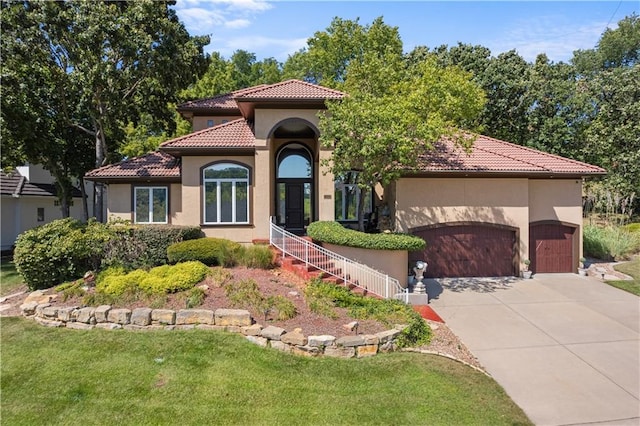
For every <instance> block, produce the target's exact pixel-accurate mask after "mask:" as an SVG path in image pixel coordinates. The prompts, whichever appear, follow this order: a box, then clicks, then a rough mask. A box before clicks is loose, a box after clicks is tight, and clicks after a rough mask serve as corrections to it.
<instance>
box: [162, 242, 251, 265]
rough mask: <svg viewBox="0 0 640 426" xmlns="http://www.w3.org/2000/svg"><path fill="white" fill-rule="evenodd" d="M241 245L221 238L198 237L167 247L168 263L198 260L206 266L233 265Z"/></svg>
mask: <svg viewBox="0 0 640 426" xmlns="http://www.w3.org/2000/svg"><path fill="white" fill-rule="evenodd" d="M241 250H242V246H241V245H240V244H238V243H236V242H233V241H230V240H225V239H222V238H198V239H196V240H188V241H182V242H178V243H175V244H171V245H170V246H169V247H167V258H168V260H169V263H172V264H173V263H178V262H187V261H199V262H202V263H204V264H205V265H208V266H216V265H221V266H233V265H234V264H236V263H237V258H238V255H239V253H240V252H241Z"/></svg>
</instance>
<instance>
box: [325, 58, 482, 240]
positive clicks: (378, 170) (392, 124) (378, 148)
mask: <svg viewBox="0 0 640 426" xmlns="http://www.w3.org/2000/svg"><path fill="white" fill-rule="evenodd" d="M344 87H345V90H346V91H347V92H348V93H349V95H348V96H347V97H346V98H344V99H343V100H341V101H339V102H331V103H329V104H328V109H327V111H326V113H323V114H321V115H320V123H319V126H320V134H321V136H320V141H321V143H322V144H323V145H324V146H325V147H331V148H333V149H334V151H333V154H332V158H331V160H330V161H329V162H328V163H327V165H328V166H329V168H330V170H331V172H332V173H333V174H334V175H336V176H338V177H340V176H346V175H347V173H350V172H352V171H357V172H358V173H357V177H356V182H355V183H357V184H358V186H359V187H360V188H361V189H363V190H367V189H368V188H371V187H373V186H374V185H375V184H377V183H380V184H381V185H383V186H387V185H388V184H390V183H391V182H393V181H395V180H397V179H398V178H399V177H400V176H401V174H402V173H404V172H407V171H411V170H414V169H415V168H416V167H417V164H418V161H419V160H418V159H419V155H420V154H421V153H424V152H426V151H428V150H429V149H430V148H432V143H434V142H436V141H437V140H439V139H440V138H441V137H443V136H446V137H449V138H452V139H454V140H455V141H457V142H459V143H460V144H462V145H463V146H466V147H468V146H469V145H470V143H471V142H472V140H473V138H472V137H470V136H469V135H468V134H466V133H463V132H461V131H460V128H459V124H460V123H461V122H465V121H466V122H469V121H471V120H473V118H474V116H475V115H477V114H478V113H479V112H480V111H481V110H482V107H483V103H484V95H483V93H482V90H481V89H480V88H479V87H478V86H477V85H475V84H473V83H472V82H471V81H470V74H468V73H465V72H462V71H460V70H459V69H458V68H452V67H446V68H441V67H438V66H437V65H436V64H435V61H433V60H426V61H422V62H420V63H419V64H417V65H415V66H414V67H411V68H410V69H407V68H405V67H403V66H402V58H401V56H400V55H398V54H396V53H394V52H389V53H387V54H383V55H378V54H377V53H376V52H368V53H365V54H364V55H363V57H362V60H360V61H354V62H351V63H350V64H349V66H348V68H347V73H346V81H345V84H344ZM363 203H364V197H360V205H359V206H358V224H359V228H360V230H364V220H363V219H364V208H363Z"/></svg>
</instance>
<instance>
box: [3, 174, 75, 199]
mask: <svg viewBox="0 0 640 426" xmlns="http://www.w3.org/2000/svg"><path fill="white" fill-rule="evenodd" d="M0 194H2V195H11V196H13V197H16V198H17V197H21V196H32V197H57V196H58V193H57V190H56V186H55V185H54V184H52V183H32V182H29V181H28V180H27V178H26V177H25V176H22V175H21V174H20V173H18V172H15V171H14V172H11V173H5V172H0ZM71 196H72V197H82V193H81V192H80V190H79V189H78V188H75V187H74V188H73V189H72V190H71Z"/></svg>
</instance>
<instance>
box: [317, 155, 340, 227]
mask: <svg viewBox="0 0 640 426" xmlns="http://www.w3.org/2000/svg"><path fill="white" fill-rule="evenodd" d="M331 152H332V151H329V150H320V152H319V160H320V161H319V167H318V168H319V171H318V174H317V176H316V179H317V182H318V216H317V217H318V220H335V217H336V216H335V214H336V213H335V208H336V206H335V200H334V197H335V183H334V177H333V173H331V172H329V170H328V167H326V166H323V165H322V162H323V161H324V160H325V159H328V158H331Z"/></svg>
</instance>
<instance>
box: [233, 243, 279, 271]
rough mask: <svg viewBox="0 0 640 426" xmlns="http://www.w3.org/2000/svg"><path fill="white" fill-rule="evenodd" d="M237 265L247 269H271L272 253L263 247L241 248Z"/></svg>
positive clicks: (266, 247)
mask: <svg viewBox="0 0 640 426" xmlns="http://www.w3.org/2000/svg"><path fill="white" fill-rule="evenodd" d="M238 263H239V264H240V265H242V266H246V267H247V268H259V269H271V268H273V252H272V251H271V249H270V248H269V246H265V245H252V246H248V247H243V249H242V250H241V255H240V259H239V261H238Z"/></svg>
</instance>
